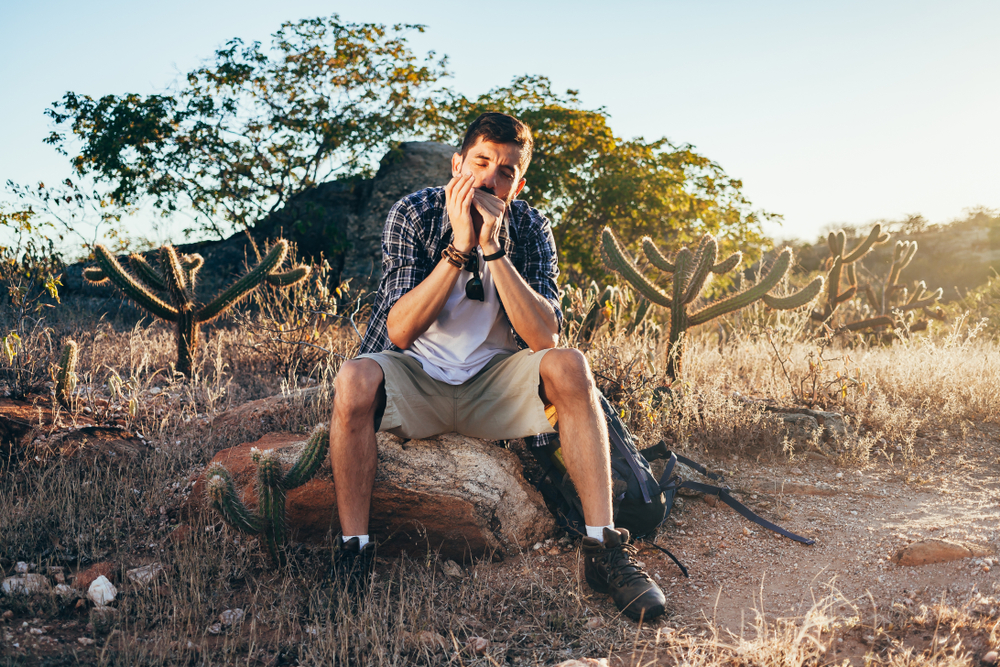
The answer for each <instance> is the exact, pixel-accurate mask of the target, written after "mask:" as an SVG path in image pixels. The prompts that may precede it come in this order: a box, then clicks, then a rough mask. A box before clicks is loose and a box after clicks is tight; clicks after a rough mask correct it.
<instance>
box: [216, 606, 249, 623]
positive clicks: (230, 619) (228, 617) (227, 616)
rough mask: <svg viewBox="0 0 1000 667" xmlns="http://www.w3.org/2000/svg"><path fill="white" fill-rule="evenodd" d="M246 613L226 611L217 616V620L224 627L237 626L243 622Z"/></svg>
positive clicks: (232, 610)
mask: <svg viewBox="0 0 1000 667" xmlns="http://www.w3.org/2000/svg"><path fill="white" fill-rule="evenodd" d="M244 616H246V613H245V612H244V611H243V610H242V609H227V610H225V611H224V612H222V613H221V614H219V620H220V621H222V624H223V625H225V626H230V625H237V624H239V623H242V622H243V617H244Z"/></svg>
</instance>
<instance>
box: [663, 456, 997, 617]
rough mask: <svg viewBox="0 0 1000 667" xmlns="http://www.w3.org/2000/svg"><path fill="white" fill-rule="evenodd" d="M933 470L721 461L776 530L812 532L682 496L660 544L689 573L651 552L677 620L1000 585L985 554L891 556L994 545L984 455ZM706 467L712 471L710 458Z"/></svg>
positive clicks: (993, 548) (789, 612) (884, 602)
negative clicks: (912, 559)
mask: <svg viewBox="0 0 1000 667" xmlns="http://www.w3.org/2000/svg"><path fill="white" fill-rule="evenodd" d="M942 461H943V465H941V466H930V465H924V466H920V467H918V469H917V470H918V472H917V473H916V474H915V473H912V472H907V471H906V470H905V469H903V468H902V467H901V466H890V465H885V464H883V465H876V466H872V467H870V468H869V469H867V470H864V471H851V470H844V469H843V468H838V467H836V466H834V465H833V464H832V463H824V462H816V461H803V462H796V463H794V464H784V465H781V464H779V465H775V466H769V468H768V470H767V472H766V473H765V472H763V471H762V470H761V468H760V466H759V464H756V463H754V464H744V463H741V462H740V461H729V462H727V464H725V465H723V466H721V467H724V468H725V469H726V472H727V473H728V474H727V480H728V481H729V483H730V485H731V486H732V487H733V488H734V489H743V490H745V491H747V493H745V494H742V499H743V500H744V501H745V502H746V503H747V504H748V505H750V506H751V507H752V508H754V509H755V510H756V511H757V512H758V513H760V514H761V515H763V516H764V517H765V518H768V519H770V520H772V521H775V522H777V523H780V524H781V525H782V526H784V527H786V528H788V529H789V530H792V531H794V532H798V533H800V534H804V535H807V536H810V537H813V538H815V539H816V544H815V545H814V546H805V545H801V544H797V543H795V542H792V541H791V540H788V539H785V538H781V537H777V536H775V535H773V534H772V533H770V532H769V531H766V530H763V529H761V528H759V527H758V526H755V525H753V524H751V523H749V522H748V521H746V520H744V519H743V518H742V517H740V516H739V515H737V514H736V513H735V512H733V511H731V510H730V509H729V508H728V507H726V506H725V505H723V504H721V503H719V504H718V505H717V506H715V507H710V506H709V505H708V504H706V503H705V502H704V501H703V500H701V499H685V500H684V501H683V503H682V507H681V508H679V511H675V512H674V514H673V515H672V517H671V520H670V522H669V524H670V525H669V527H668V529H667V531H666V533H665V535H663V536H661V537H660V539H659V543H660V544H661V545H663V546H665V547H667V548H668V549H670V550H671V551H673V552H674V554H675V555H677V557H678V558H679V559H680V560H681V561H682V562H683V563H685V565H687V566H688V568H689V570H690V573H691V578H690V579H686V580H685V579H684V578H683V577H682V576H680V573H679V571H678V570H677V569H676V568H675V567H673V566H672V565H668V564H667V563H665V562H664V559H661V558H659V557H654V556H653V552H652V551H650V552H648V553H649V558H647V564H648V565H649V566H650V568H651V569H652V570H653V571H654V572H655V573H656V574H658V575H659V577H660V582H661V584H662V585H663V588H664V590H665V591H666V592H667V595H668V598H669V600H670V603H671V604H670V606H671V609H672V611H673V613H674V614H675V617H674V619H673V621H674V622H676V623H681V624H696V623H698V622H699V621H703V620H705V619H714V621H715V622H716V623H717V624H718V625H720V626H722V627H724V628H728V629H730V630H733V631H738V629H739V628H740V626H741V624H743V623H745V622H750V621H752V620H753V617H754V610H755V609H757V610H761V609H762V610H764V611H765V612H766V614H767V615H768V616H769V617H779V616H800V615H802V614H803V613H804V612H805V611H807V610H808V609H809V608H810V607H811V606H812V605H813V604H814V602H815V601H816V600H818V599H820V598H823V597H825V596H826V595H828V594H830V593H832V592H838V593H839V594H840V595H841V596H843V603H842V604H841V605H839V608H840V611H842V612H847V611H848V610H849V608H850V605H852V604H853V605H857V606H859V607H862V608H865V607H866V608H867V609H869V610H870V609H871V608H872V604H873V603H874V604H875V605H876V606H877V607H878V608H881V609H885V608H889V607H891V606H892V605H893V604H894V603H900V604H904V605H914V604H919V603H921V602H928V601H931V600H935V599H937V598H939V597H940V595H941V594H942V592H944V591H945V590H946V589H948V590H950V591H951V592H952V593H957V594H962V593H967V594H971V593H972V591H973V590H978V591H981V592H983V593H993V594H995V593H996V592H997V590H1000V575H998V572H1000V567H998V565H997V562H996V560H995V557H990V556H987V557H985V558H968V559H963V560H956V561H952V562H947V563H939V564H933V565H922V566H917V567H905V566H898V565H896V564H894V563H892V562H890V558H891V557H892V555H893V554H895V553H896V552H897V551H898V550H899V549H900V548H902V547H904V546H906V545H907V544H910V543H913V542H916V541H919V540H922V539H928V538H941V539H946V540H949V541H951V540H954V541H960V542H967V543H971V544H975V545H979V546H981V547H985V548H986V549H987V550H988V551H989V553H990V554H996V553H998V547H1000V474H998V468H1000V466H998V465H997V461H996V458H995V455H993V454H992V452H990V453H987V452H986V451H984V452H983V453H982V454H981V455H980V456H979V457H978V458H976V457H968V456H966V457H961V456H960V457H956V458H945V459H942ZM715 467H716V469H718V468H719V467H720V466H719V465H718V462H716V466H715Z"/></svg>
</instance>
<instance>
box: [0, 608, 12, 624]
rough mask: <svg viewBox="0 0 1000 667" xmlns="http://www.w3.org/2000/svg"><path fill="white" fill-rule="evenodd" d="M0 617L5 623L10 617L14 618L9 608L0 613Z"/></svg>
mask: <svg viewBox="0 0 1000 667" xmlns="http://www.w3.org/2000/svg"><path fill="white" fill-rule="evenodd" d="M0 618H2V619H3V620H4V622H5V623H6V622H7V621H9V620H10V619H12V618H14V612H12V611H11V610H10V609H8V610H6V611H5V612H4V613H3V614H0Z"/></svg>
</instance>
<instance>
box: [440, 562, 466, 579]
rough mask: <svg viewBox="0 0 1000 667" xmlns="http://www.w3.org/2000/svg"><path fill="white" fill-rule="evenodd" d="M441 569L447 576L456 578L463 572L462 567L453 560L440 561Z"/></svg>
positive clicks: (459, 577) (462, 574)
mask: <svg viewBox="0 0 1000 667" xmlns="http://www.w3.org/2000/svg"><path fill="white" fill-rule="evenodd" d="M441 571H442V572H444V573H445V574H446V575H447V576H449V577H454V578H456V579H461V578H462V577H463V576H464V575H465V573H464V572H462V568H461V567H460V566H459V564H458V563H456V562H455V561H453V560H446V561H445V562H443V563H441Z"/></svg>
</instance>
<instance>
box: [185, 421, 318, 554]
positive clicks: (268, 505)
mask: <svg viewBox="0 0 1000 667" xmlns="http://www.w3.org/2000/svg"><path fill="white" fill-rule="evenodd" d="M329 447H330V435H329V432H328V431H327V429H326V428H325V426H324V425H322V424H320V425H318V426H317V427H316V428H314V429H313V432H312V434H311V435H310V436H309V441H308V442H307V443H306V446H305V449H303V450H302V454H301V455H300V456H299V458H298V460H296V461H295V464H294V465H293V466H292V468H291V470H289V471H288V472H285V471H284V469H283V468H282V465H281V461H280V459H279V458H278V453H277V452H276V451H275V450H273V449H270V450H267V451H261V450H259V449H257V448H256V447H254V448H253V449H252V450H250V458H251V460H252V461H253V462H254V463H255V464H256V465H257V512H256V513H254V512H252V511H251V510H250V509H249V508H247V506H246V505H245V504H244V503H243V501H242V500H240V497H239V494H238V493H237V491H236V485H235V484H234V483H233V478H232V475H230V474H229V471H228V470H226V468H225V467H224V466H223V465H221V464H219V463H215V464H212V466H211V467H210V468H209V469H208V470H206V471H205V478H206V479H207V480H208V482H207V484H206V487H205V493H206V495H207V496H208V500H209V503H210V504H211V506H212V507H213V508H214V509H215V510H216V511H217V512H219V514H221V515H222V518H223V520H224V521H225V522H226V523H228V524H229V525H230V526H232V527H233V528H235V529H236V530H239V531H240V532H243V533H246V534H248V535H260V536H261V540H262V541H263V542H264V545H265V546H266V547H267V552H268V554H269V555H270V556H271V561H272V562H273V563H275V564H276V565H278V566H282V565H284V564H285V542H286V538H287V528H286V526H285V494H286V493H287V492H288V491H291V490H292V489H295V488H298V487H300V486H302V485H303V484H305V483H306V482H308V481H309V480H310V479H311V478H312V476H313V475H315V474H316V471H317V470H319V466H320V464H321V463H323V459H324V458H325V457H326V453H327V450H328V449H329Z"/></svg>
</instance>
